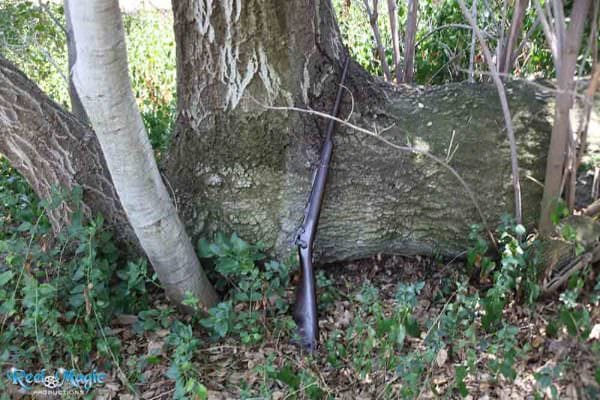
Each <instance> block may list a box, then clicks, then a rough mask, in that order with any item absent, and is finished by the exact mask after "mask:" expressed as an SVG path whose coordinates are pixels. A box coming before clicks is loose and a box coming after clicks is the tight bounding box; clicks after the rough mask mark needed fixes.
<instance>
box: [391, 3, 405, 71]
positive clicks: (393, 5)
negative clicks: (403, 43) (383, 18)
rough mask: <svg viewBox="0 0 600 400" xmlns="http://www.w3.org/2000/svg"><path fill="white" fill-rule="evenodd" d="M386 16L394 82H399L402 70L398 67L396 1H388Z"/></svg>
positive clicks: (398, 42)
mask: <svg viewBox="0 0 600 400" xmlns="http://www.w3.org/2000/svg"><path fill="white" fill-rule="evenodd" d="M388 14H389V16H390V30H391V31H392V50H393V55H394V75H396V82H400V80H401V79H402V68H401V67H400V37H399V36H400V35H399V32H398V6H397V4H396V0H388Z"/></svg>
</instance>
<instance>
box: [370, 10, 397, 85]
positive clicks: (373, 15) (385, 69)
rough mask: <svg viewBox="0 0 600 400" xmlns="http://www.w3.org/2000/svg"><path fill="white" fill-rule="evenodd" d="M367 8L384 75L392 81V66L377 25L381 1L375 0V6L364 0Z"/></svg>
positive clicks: (387, 79)
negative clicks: (389, 63)
mask: <svg viewBox="0 0 600 400" xmlns="http://www.w3.org/2000/svg"><path fill="white" fill-rule="evenodd" d="M363 3H364V4H365V10H366V11H367V16H368V17H369V23H370V24H371V29H373V37H374V38H375V47H376V48H377V52H378V53H379V59H380V60H381V70H382V71H383V76H384V78H385V80H386V81H388V82H391V81H392V74H391V73H390V67H389V65H388V62H387V57H386V56H385V46H384V45H383V41H382V40H381V33H380V32H379V25H377V20H378V19H379V2H378V1H377V0H373V8H371V6H370V5H369V0H364V1H363Z"/></svg>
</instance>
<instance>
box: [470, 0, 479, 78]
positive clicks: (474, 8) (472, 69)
mask: <svg viewBox="0 0 600 400" xmlns="http://www.w3.org/2000/svg"><path fill="white" fill-rule="evenodd" d="M471 14H473V19H477V0H473V5H471ZM469 28H470V27H469ZM476 40H477V37H476V36H475V32H473V31H471V51H470V53H469V82H471V83H475V42H476Z"/></svg>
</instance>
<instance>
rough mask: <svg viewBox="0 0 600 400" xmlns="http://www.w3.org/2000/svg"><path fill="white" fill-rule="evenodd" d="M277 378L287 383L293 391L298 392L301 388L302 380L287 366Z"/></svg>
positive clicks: (278, 373)
mask: <svg viewBox="0 0 600 400" xmlns="http://www.w3.org/2000/svg"><path fill="white" fill-rule="evenodd" d="M275 378H276V379H277V380H279V381H281V382H283V383H285V384H286V385H288V386H289V387H291V388H292V389H296V390H297V389H298V388H299V387H300V378H299V377H298V375H297V374H296V372H294V370H293V369H292V368H291V367H290V366H289V365H287V364H286V365H285V366H284V367H283V368H281V369H280V370H279V371H278V372H277V375H276V376H275Z"/></svg>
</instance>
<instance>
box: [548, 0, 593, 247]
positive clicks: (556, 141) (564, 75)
mask: <svg viewBox="0 0 600 400" xmlns="http://www.w3.org/2000/svg"><path fill="white" fill-rule="evenodd" d="M589 6H590V0H576V1H575V2H574V4H573V11H572V12H571V22H570V24H569V28H568V30H567V33H566V38H565V40H564V46H563V47H560V48H558V49H557V51H558V54H560V59H559V64H560V69H558V68H557V70H558V90H559V91H558V93H557V95H556V111H555V114H554V125H553V127H552V137H551V142H550V149H549V152H548V158H547V161H546V178H545V180H544V182H545V184H544V194H543V198H542V203H541V204H542V206H541V217H540V224H539V227H540V231H541V233H542V234H544V235H546V236H547V235H550V234H552V233H553V231H554V229H553V226H552V218H551V215H552V212H553V210H554V208H555V207H556V202H557V201H558V199H560V197H561V182H562V179H563V170H564V167H565V165H566V162H567V157H566V156H567V151H568V148H567V144H568V138H569V135H570V134H571V132H572V131H571V122H570V111H571V108H572V106H573V91H574V88H575V81H574V79H575V76H574V75H575V68H576V66H577V55H578V54H579V48H580V46H581V38H582V35H583V28H584V26H585V21H586V19H587V16H588V10H589ZM561 23H563V24H564V23H565V21H564V20H563V21H561ZM573 154H574V152H573Z"/></svg>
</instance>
